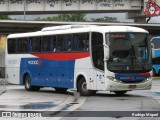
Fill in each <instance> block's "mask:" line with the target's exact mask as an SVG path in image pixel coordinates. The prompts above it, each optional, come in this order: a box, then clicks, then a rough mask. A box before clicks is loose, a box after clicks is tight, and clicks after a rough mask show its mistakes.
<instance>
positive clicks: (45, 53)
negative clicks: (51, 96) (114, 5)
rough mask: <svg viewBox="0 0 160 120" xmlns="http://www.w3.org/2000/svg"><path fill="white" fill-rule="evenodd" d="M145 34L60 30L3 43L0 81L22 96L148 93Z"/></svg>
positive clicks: (122, 29) (19, 36)
mask: <svg viewBox="0 0 160 120" xmlns="http://www.w3.org/2000/svg"><path fill="white" fill-rule="evenodd" d="M148 34H149V33H148V31H146V30H144V29H141V28H137V27H131V26H95V25H64V26H55V27H46V28H43V29H42V30H41V31H37V32H31V33H20V34H11V35H9V36H8V37H7V46H6V47H7V50H6V59H5V61H6V62H5V64H6V79H7V81H8V82H9V83H12V84H20V85H24V86H25V89H26V90H27V91H38V90H39V89H40V88H42V87H52V88H54V89H55V90H56V91H57V92H65V91H66V90H67V89H76V90H77V91H78V92H79V93H80V95H82V96H88V95H94V94H95V93H96V92H97V91H110V92H114V93H115V94H117V95H123V94H125V93H126V92H127V91H131V90H144V89H150V88H151V84H152V78H151V75H152V74H151V71H152V59H151V44H150V40H149V37H148Z"/></svg>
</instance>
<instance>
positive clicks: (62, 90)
mask: <svg viewBox="0 0 160 120" xmlns="http://www.w3.org/2000/svg"><path fill="white" fill-rule="evenodd" d="M54 89H55V90H56V92H58V93H65V92H66V91H67V88H54Z"/></svg>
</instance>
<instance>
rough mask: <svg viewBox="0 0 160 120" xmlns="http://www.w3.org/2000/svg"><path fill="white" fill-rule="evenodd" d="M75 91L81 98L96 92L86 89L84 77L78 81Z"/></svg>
mask: <svg viewBox="0 0 160 120" xmlns="http://www.w3.org/2000/svg"><path fill="white" fill-rule="evenodd" d="M77 89H78V92H80V95H81V96H90V95H94V94H95V93H96V91H93V90H88V89H87V83H86V80H85V78H84V77H83V78H81V79H80V80H79V82H78V86H77Z"/></svg>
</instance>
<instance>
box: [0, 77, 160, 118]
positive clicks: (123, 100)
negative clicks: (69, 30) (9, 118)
mask: <svg viewBox="0 0 160 120" xmlns="http://www.w3.org/2000/svg"><path fill="white" fill-rule="evenodd" d="M3 87H4V86H3ZM6 90H7V91H6V92H5V93H2V94H1V96H0V111H18V112H20V113H21V111H26V112H27V111H33V112H38V111H40V112H42V115H44V116H45V117H42V118H36V117H30V118H28V117H24V119H26V120H30V119H35V120H37V119H39V120H41V119H50V120H52V119H53V120H54V119H55V120H58V119H62V120H88V119H91V120H100V119H102V120H159V119H160V117H150V116H149V115H151V114H152V115H155V116H156V113H157V112H158V116H160V79H156V80H153V86H152V89H151V90H141V91H138V90H136V91H130V92H128V93H127V94H126V95H124V96H116V95H115V94H114V93H110V92H98V93H97V94H96V95H95V96H89V97H81V96H79V95H78V94H76V93H75V94H74V93H73V94H74V95H73V94H71V93H70V92H69V93H68V92H66V93H63V94H62V93H56V92H55V91H54V89H52V88H44V89H41V90H40V91H39V92H28V91H25V89H24V86H18V85H7V86H6ZM54 111H55V112H54ZM57 111H58V112H57ZM64 111H69V112H64ZM43 113H45V114H43ZM138 113H140V114H141V115H140V114H138ZM143 114H145V115H146V114H147V115H148V116H149V117H140V116H143ZM53 116H56V117H53ZM64 116H66V117H64ZM135 116H136V117H135ZM137 116H138V117H137ZM4 119H6V118H4ZM14 119H22V118H21V117H16V116H14ZM0 120H1V118H0Z"/></svg>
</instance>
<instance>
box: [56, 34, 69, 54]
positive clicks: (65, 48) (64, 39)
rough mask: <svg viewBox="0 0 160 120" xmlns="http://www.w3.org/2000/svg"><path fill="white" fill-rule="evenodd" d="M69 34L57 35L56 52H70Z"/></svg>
mask: <svg viewBox="0 0 160 120" xmlns="http://www.w3.org/2000/svg"><path fill="white" fill-rule="evenodd" d="M71 42H72V37H71V34H66V35H57V46H56V51H57V52H70V51H71Z"/></svg>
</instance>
